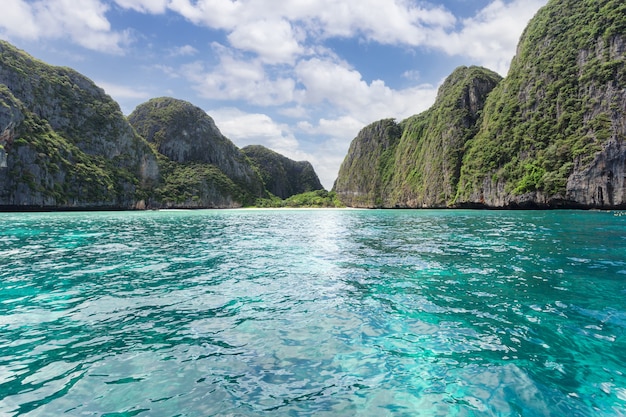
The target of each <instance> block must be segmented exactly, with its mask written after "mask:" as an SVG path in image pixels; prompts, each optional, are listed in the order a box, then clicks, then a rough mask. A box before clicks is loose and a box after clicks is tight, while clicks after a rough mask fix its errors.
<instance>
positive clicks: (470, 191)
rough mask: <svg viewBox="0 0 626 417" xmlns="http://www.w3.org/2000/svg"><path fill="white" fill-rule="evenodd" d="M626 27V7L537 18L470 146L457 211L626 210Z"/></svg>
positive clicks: (558, 2) (553, 9)
mask: <svg viewBox="0 0 626 417" xmlns="http://www.w3.org/2000/svg"><path fill="white" fill-rule="evenodd" d="M572 22H574V23H572ZM624 27H626V6H624V4H623V2H621V1H613V0H603V1H598V2H592V3H589V2H579V1H575V0H553V1H550V2H549V3H548V4H547V5H546V6H545V7H544V8H542V9H541V10H540V11H539V12H538V13H537V15H536V16H535V18H533V19H532V21H531V22H530V23H529V25H528V27H527V28H526V30H525V32H524V34H523V35H522V38H521V40H520V43H519V46H518V50H517V54H516V57H515V58H514V59H513V61H512V63H511V69H510V71H509V74H508V75H507V77H506V78H505V79H504V81H503V82H502V83H501V84H500V85H499V86H498V88H496V89H495V90H494V91H493V93H492V94H491V95H490V97H489V99H488V102H487V104H486V106H485V109H484V112H483V113H484V117H483V121H482V124H481V128H480V131H479V132H478V134H477V135H476V136H475V138H474V139H472V141H471V142H470V143H469V144H468V150H467V153H466V154H465V157H464V160H463V169H462V175H461V182H460V186H459V190H458V194H457V199H456V203H457V204H460V205H463V204H470V205H471V204H484V205H487V206H495V207H589V208H591V207H596V208H615V207H623V206H626V193H625V192H624V187H625V180H624V175H623V173H624V171H625V168H624V160H625V155H626V154H625V150H626V148H625V145H624V142H625V140H626V129H625V127H626V118H625V116H624V113H625V110H626V55H625V51H626V48H625V46H624V45H625V39H626V36H625V35H624V31H623V28H624Z"/></svg>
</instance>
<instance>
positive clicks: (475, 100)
mask: <svg viewBox="0 0 626 417" xmlns="http://www.w3.org/2000/svg"><path fill="white" fill-rule="evenodd" d="M500 80H501V77H500V76H499V75H497V74H496V73H494V72H492V71H489V70H487V69H485V68H480V67H460V68H457V69H456V70H455V71H454V72H453V73H452V74H451V75H450V76H449V77H448V78H447V79H446V81H445V82H444V83H443V85H442V86H441V87H440V89H439V92H438V95H437V99H436V101H435V104H434V105H433V106H432V107H431V108H430V109H429V110H427V111H426V112H424V113H422V114H419V115H417V116H413V117H411V118H409V119H407V120H404V121H403V122H401V123H400V124H396V123H394V122H393V121H392V120H383V121H381V122H377V123H374V124H373V125H370V126H368V127H367V128H365V129H363V131H361V133H359V135H358V136H357V138H356V139H355V140H354V141H353V142H352V145H351V146H350V150H349V151H348V155H347V156H346V159H345V160H344V163H343V164H342V166H341V168H340V170H339V176H338V178H337V181H336V182H335V186H334V190H335V191H336V192H337V194H338V196H339V198H340V200H341V201H342V202H343V203H344V204H346V205H348V206H356V207H409V208H417V207H447V206H450V205H451V204H453V200H454V197H455V195H456V187H457V183H458V180H459V176H460V169H461V159H462V157H463V152H464V146H465V144H466V142H467V141H468V140H469V139H471V138H472V137H473V135H474V134H475V133H476V130H477V122H478V121H479V119H480V113H481V110H482V108H483V106H484V103H485V100H486V98H487V96H488V94H489V93H490V92H491V91H492V89H493V88H494V87H495V86H496V85H497V84H498V82H499V81H500Z"/></svg>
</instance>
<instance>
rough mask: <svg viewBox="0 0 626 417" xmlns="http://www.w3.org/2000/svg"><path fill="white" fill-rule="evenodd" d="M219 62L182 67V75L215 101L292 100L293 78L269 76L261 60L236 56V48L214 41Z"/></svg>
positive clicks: (277, 102) (267, 103)
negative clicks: (209, 65)
mask: <svg viewBox="0 0 626 417" xmlns="http://www.w3.org/2000/svg"><path fill="white" fill-rule="evenodd" d="M213 47H214V51H215V53H216V55H217V56H218V59H219V63H218V64H217V65H215V66H212V67H207V66H206V65H205V63H203V62H201V61H197V62H195V63H192V64H187V65H185V66H183V68H182V73H183V75H184V76H185V77H186V78H187V79H188V80H190V81H191V82H192V83H193V84H194V85H195V87H196V90H197V91H198V93H199V94H200V95H201V96H203V97H206V98H210V99H214V100H232V101H234V100H245V101H246V102H248V103H251V104H255V105H260V106H276V105H280V104H284V103H288V102H290V101H292V100H293V99H294V94H295V81H294V80H293V79H291V78H289V77H283V76H280V75H278V76H274V77H272V76H271V75H269V73H268V72H267V71H266V69H265V67H264V65H263V63H262V62H261V61H260V60H251V59H245V58H243V57H239V56H237V54H236V51H233V50H231V49H229V48H224V47H223V46H221V45H219V44H214V45H213Z"/></svg>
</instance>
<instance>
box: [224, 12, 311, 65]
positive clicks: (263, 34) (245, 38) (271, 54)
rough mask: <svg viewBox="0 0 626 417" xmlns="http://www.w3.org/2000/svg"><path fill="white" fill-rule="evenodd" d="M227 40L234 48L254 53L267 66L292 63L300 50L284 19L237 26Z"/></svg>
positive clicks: (292, 32)
mask: <svg viewBox="0 0 626 417" xmlns="http://www.w3.org/2000/svg"><path fill="white" fill-rule="evenodd" d="M228 40H229V42H230V44H231V45H232V46H233V47H234V48H236V49H240V50H243V51H251V52H255V53H256V54H257V55H258V56H259V57H260V59H261V60H262V61H263V62H266V63H269V64H279V63H292V62H293V61H294V59H295V57H296V56H297V55H298V54H299V53H300V52H301V49H302V48H301V47H300V45H299V44H298V41H297V40H296V36H295V34H294V31H293V30H292V28H291V24H290V23H289V22H287V21H286V20H284V19H279V20H260V21H256V22H252V23H250V24H249V25H245V26H239V27H237V28H236V29H235V30H234V31H233V32H231V33H230V35H228Z"/></svg>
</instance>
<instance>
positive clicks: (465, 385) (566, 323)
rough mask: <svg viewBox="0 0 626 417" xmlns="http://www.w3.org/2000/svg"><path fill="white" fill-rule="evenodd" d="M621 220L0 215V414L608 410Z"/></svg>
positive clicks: (585, 215)
mask: <svg viewBox="0 0 626 417" xmlns="http://www.w3.org/2000/svg"><path fill="white" fill-rule="evenodd" d="M618 214H619V213H616V212H584V211H469V210H468V211H464V210H450V211H448V210H445V211H429V210H426V211H419V210H418V211H408V210H407V211H405V210H397V211H365V210H224V211H148V212H93V213H0V415H2V416H5V415H6V416H59V415H68V416H109V417H112V416H135V415H139V416H144V415H145V416H229V415H230V416H265V415H266V416H270V415H271V416H282V415H286V416H306V415H309V416H354V415H359V416H483V415H485V416H515V415H520V416H522V415H523V416H563V415H568V416H624V415H626V411H625V410H626V375H625V373H626V216H619V215H618Z"/></svg>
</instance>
